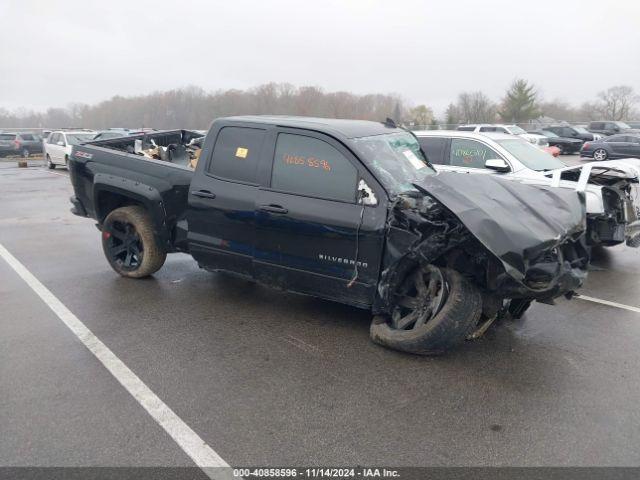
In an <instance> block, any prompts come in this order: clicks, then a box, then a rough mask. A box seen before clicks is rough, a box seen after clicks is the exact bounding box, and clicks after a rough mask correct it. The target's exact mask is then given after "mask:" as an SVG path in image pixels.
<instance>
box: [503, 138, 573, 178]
mask: <svg viewBox="0 0 640 480" xmlns="http://www.w3.org/2000/svg"><path fill="white" fill-rule="evenodd" d="M496 141H497V142H498V143H499V144H500V145H501V146H502V148H504V149H505V150H507V151H508V152H509V153H510V154H511V155H513V156H514V157H516V158H517V159H518V160H520V162H522V164H523V165H525V166H526V167H528V168H530V169H531V170H536V171H538V172H541V171H545V170H555V169H556V168H562V167H565V166H566V165H565V164H564V163H562V162H561V161H560V160H558V159H557V158H555V157H553V156H552V155H550V154H548V153H547V152H544V151H542V150H540V149H539V148H538V147H534V146H533V145H531V144H530V143H529V142H527V141H526V140H521V139H516V138H514V139H508V140H496Z"/></svg>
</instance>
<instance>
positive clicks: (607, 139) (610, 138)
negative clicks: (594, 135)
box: [604, 135, 624, 143]
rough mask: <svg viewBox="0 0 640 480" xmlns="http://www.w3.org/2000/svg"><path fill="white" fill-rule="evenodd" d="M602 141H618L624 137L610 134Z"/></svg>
mask: <svg viewBox="0 0 640 480" xmlns="http://www.w3.org/2000/svg"><path fill="white" fill-rule="evenodd" d="M604 141H605V142H606V143H618V142H622V141H624V137H622V136H620V135H611V136H610V137H606V138H605V139H604Z"/></svg>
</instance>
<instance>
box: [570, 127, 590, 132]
mask: <svg viewBox="0 0 640 480" xmlns="http://www.w3.org/2000/svg"><path fill="white" fill-rule="evenodd" d="M571 128H573V129H574V130H575V131H576V132H578V133H591V132H590V131H589V130H587V129H586V128H584V127H571Z"/></svg>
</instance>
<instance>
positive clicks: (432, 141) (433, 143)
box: [418, 137, 447, 165]
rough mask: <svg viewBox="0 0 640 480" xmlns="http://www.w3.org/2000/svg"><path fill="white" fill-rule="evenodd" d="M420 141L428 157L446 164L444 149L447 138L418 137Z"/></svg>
mask: <svg viewBox="0 0 640 480" xmlns="http://www.w3.org/2000/svg"><path fill="white" fill-rule="evenodd" d="M418 142H419V143H420V146H421V147H422V150H424V153H425V154H426V155H427V159H428V160H429V161H430V162H431V163H434V164H436V165H446V164H447V162H446V160H445V158H444V151H445V148H446V146H447V139H446V138H441V137H418Z"/></svg>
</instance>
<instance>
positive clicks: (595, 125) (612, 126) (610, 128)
mask: <svg viewBox="0 0 640 480" xmlns="http://www.w3.org/2000/svg"><path fill="white" fill-rule="evenodd" d="M587 130H589V131H590V132H592V133H599V134H601V135H616V134H618V133H640V130H636V129H634V128H631V127H630V126H629V125H627V124H626V123H624V122H609V121H606V122H589V125H588V126H587Z"/></svg>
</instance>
